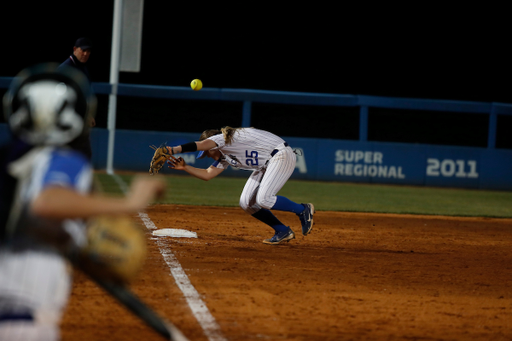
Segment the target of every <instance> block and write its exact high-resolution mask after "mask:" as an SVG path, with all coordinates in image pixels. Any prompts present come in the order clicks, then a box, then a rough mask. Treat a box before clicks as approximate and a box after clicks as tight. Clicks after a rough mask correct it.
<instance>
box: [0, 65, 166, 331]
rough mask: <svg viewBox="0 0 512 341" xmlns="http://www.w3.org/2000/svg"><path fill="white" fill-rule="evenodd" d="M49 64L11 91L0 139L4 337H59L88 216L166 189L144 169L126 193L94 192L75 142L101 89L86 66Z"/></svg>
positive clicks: (124, 210) (122, 209) (0, 319)
mask: <svg viewBox="0 0 512 341" xmlns="http://www.w3.org/2000/svg"><path fill="white" fill-rule="evenodd" d="M57 66H58V65H57V64H55V65H54V64H42V65H38V66H35V67H34V68H30V69H27V70H24V71H22V72H21V73H20V74H19V75H18V76H17V77H16V78H15V79H14V81H13V83H12V84H11V87H10V89H9V90H8V91H7V93H6V94H5V97H4V112H5V114H6V121H7V122H8V125H9V128H10V130H11V132H12V135H13V136H12V141H11V142H10V144H9V145H7V146H4V147H2V148H1V159H0V160H1V163H2V168H1V169H0V172H1V173H0V195H1V207H0V208H1V211H0V213H1V216H0V218H1V220H0V340H2V341H8V340H9V341H10V340H15V341H22V340H23V341H27V340H28V341H30V340H45V341H46V340H48V341H54V340H58V339H59V338H60V331H59V323H60V319H61V316H62V312H63V309H64V308H65V306H66V304H67V301H68V298H69V293H70V287H71V272H70V269H71V267H70V266H69V263H68V261H67V260H66V258H65V257H64V255H68V254H69V253H70V252H72V251H73V250H80V249H82V248H84V247H86V245H85V244H87V238H86V229H87V225H86V219H87V218H91V217H95V216H98V215H123V214H128V213H135V212H137V211H138V210H141V209H144V208H145V207H146V206H147V204H148V203H149V202H150V201H151V200H153V199H154V198H155V197H156V196H158V195H160V194H162V193H163V190H164V184H163V183H162V182H160V181H155V180H156V179H151V178H145V177H144V178H138V179H135V180H134V181H133V182H132V186H131V188H130V193H129V194H128V195H127V196H126V197H125V198H107V197H100V196H94V195H92V194H91V189H92V181H93V171H92V167H91V165H90V163H89V161H88V160H87V158H86V157H85V156H84V155H83V154H81V153H79V152H77V151H75V150H72V149H71V148H69V147H68V146H67V145H68V144H70V143H71V142H72V141H73V140H75V139H76V138H78V137H79V136H81V135H82V134H86V133H87V130H88V128H89V126H88V125H87V124H85V123H86V122H87V121H88V120H89V119H90V116H92V115H93V114H94V111H95V98H94V96H93V95H92V94H91V92H90V86H89V83H88V81H87V79H86V77H85V75H84V74H83V73H80V72H78V71H76V70H74V69H72V68H67V67H62V68H59V69H57Z"/></svg>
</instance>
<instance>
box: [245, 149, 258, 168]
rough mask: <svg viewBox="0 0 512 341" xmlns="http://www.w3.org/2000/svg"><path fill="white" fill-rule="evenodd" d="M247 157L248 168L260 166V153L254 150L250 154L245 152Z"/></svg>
mask: <svg viewBox="0 0 512 341" xmlns="http://www.w3.org/2000/svg"><path fill="white" fill-rule="evenodd" d="M245 157H246V158H247V160H245V163H246V164H247V166H257V165H258V152H257V151H255V150H253V151H252V152H251V153H250V154H249V151H248V150H246V151H245Z"/></svg>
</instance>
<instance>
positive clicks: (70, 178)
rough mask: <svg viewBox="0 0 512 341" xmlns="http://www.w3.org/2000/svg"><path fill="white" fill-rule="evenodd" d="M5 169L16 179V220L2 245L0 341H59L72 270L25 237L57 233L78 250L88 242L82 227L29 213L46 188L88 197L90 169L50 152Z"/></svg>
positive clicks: (65, 153)
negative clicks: (60, 188) (65, 189)
mask: <svg viewBox="0 0 512 341" xmlns="http://www.w3.org/2000/svg"><path fill="white" fill-rule="evenodd" d="M8 169H9V172H10V173H11V174H12V175H13V176H16V177H17V178H18V187H17V190H16V195H17V200H15V203H14V204H13V210H12V211H11V217H12V216H17V217H18V218H19V219H16V222H17V223H16V224H15V226H14V228H12V227H13V226H11V229H10V230H11V231H14V232H13V235H12V238H11V239H10V240H9V242H8V243H7V244H6V245H3V246H2V245H0V340H2V341H7V340H13V341H22V340H28V341H31V340H38V341H41V340H44V341H55V340H58V339H59V338H60V332H59V323H60V319H61V316H62V312H63V310H64V308H65V306H66V304H67V301H68V298H69V293H70V288H71V271H70V269H71V268H70V266H69V264H68V263H67V261H66V260H65V259H63V258H62V257H61V256H60V255H59V253H58V252H57V251H56V249H55V248H54V247H52V246H48V244H43V243H41V242H38V240H37V238H32V237H29V236H28V235H27V233H24V232H26V231H27V229H31V230H36V229H41V230H39V232H42V233H46V232H48V234H51V233H54V232H55V231H61V232H63V233H65V234H67V235H68V236H70V237H71V240H72V242H74V243H75V244H78V245H81V244H83V243H85V240H86V239H85V238H86V237H85V224H84V223H83V222H82V221H80V220H66V221H64V222H61V223H59V222H54V221H49V220H46V219H42V218H38V217H34V216H32V215H30V213H28V211H27V207H28V205H29V203H30V202H31V201H32V200H33V199H34V198H36V197H37V196H38V194H39V193H40V192H41V191H42V190H43V189H44V188H46V187H47V186H55V185H58V186H64V187H68V188H72V189H74V190H76V191H77V192H79V193H87V192H89V191H90V189H91V186H92V169H91V167H90V165H89V164H88V162H87V160H86V159H85V158H84V157H83V156H82V155H80V154H78V153H76V152H73V151H71V150H63V149H55V148H52V147H46V148H36V149H33V150H32V151H31V152H29V153H28V154H26V155H25V156H23V157H22V158H20V159H19V160H17V161H15V162H13V163H11V164H10V165H9V168H8ZM10 222H11V221H10ZM7 226H8V227H9V226H10V225H9V223H8V225H7ZM8 231H9V228H8Z"/></svg>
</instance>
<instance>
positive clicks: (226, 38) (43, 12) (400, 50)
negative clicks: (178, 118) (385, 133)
mask: <svg viewBox="0 0 512 341" xmlns="http://www.w3.org/2000/svg"><path fill="white" fill-rule="evenodd" d="M48 3H50V2H47V3H45V4H42V3H40V2H38V3H35V4H33V3H31V4H30V5H28V3H25V2H22V1H18V2H11V3H10V7H12V9H8V10H5V9H4V10H3V11H2V12H3V14H4V15H3V17H4V20H3V21H2V22H1V23H0V25H2V32H3V35H2V38H3V39H2V40H3V41H2V54H1V56H2V57H1V58H2V63H0V76H14V75H16V74H17V73H18V72H19V71H20V70H21V69H23V68H24V67H26V66H29V65H33V64H36V63H39V62H57V63H61V62H63V61H64V60H65V59H66V58H67V57H68V56H69V54H70V53H71V52H72V47H73V44H74V42H75V40H76V39H77V38H78V37H82V36H87V37H90V38H91V39H92V41H93V43H94V49H93V53H92V56H91V58H90V59H89V62H88V67H89V69H90V72H91V76H92V79H93V81H94V82H108V81H109V72H110V71H109V70H110V51H111V43H112V22H113V7H114V1H113V0H101V1H98V0H94V1H87V2H81V3H80V2H76V1H74V2H70V1H60V0H58V1H51V6H50V5H48ZM163 3H165V5H162V4H163ZM501 13H503V15H505V13H506V11H505V9H504V8H483V7H481V5H478V7H477V6H476V5H475V7H471V6H470V5H464V6H457V7H455V5H454V6H453V7H448V6H446V5H439V7H435V6H433V5H431V6H427V5H426V4H417V5H409V4H407V5H401V6H398V5H396V7H395V6H393V5H390V4H386V5H378V4H377V5H375V4H369V3H361V4H360V5H357V4H355V3H341V2H340V3H338V2H332V1H331V2H325V3H324V2H318V1H316V2H309V3H304V4H302V5H298V4H296V3H288V2H282V3H274V4H272V5H271V4H263V3H242V4H237V5H235V7H233V4H228V3H222V2H220V3H219V2H215V3H212V2H208V3H200V2H162V1H150V0H146V1H145V5H144V18H143V40H142V56H141V60H142V64H141V72H140V73H127V72H122V73H120V79H119V80H120V83H133V84H151V85H170V86H186V87H188V86H189V84H190V81H191V80H192V79H194V78H199V79H201V80H202V81H203V84H204V87H205V88H206V87H210V88H236V89H262V90H280V91H298V92H316V93H333V94H354V95H359V94H364V95H375V96H389V97H410V98H427V99H447V100H463V101H483V102H502V103H512V93H511V86H510V79H511V78H510V76H511V67H510V63H511V60H512V59H511V58H510V57H511V55H510V53H509V52H508V50H509V45H510V38H509V33H510V24H509V23H508V22H507V20H505V18H501V15H502V14H501ZM0 91H4V90H0ZM101 101H102V100H101V99H100V104H101ZM154 103H155V106H158V105H159V103H158V101H155V102H154ZM124 105H125V107H130V108H133V107H137V105H136V104H135V103H133V102H131V103H126V104H124ZM162 105H164V104H162ZM121 106H123V104H121ZM142 106H143V105H141V107H142ZM205 106H210V107H211V108H212V111H213V112H219V111H222V110H224V111H226V112H228V114H227V115H226V117H228V118H229V117H230V115H229V111H230V110H233V111H238V108H233V109H231V108H229V107H222V108H214V107H215V105H214V104H213V105H212V103H205ZM146 107H147V106H146ZM171 107H172V106H171ZM263 109H265V108H263ZM263 109H262V110H263ZM266 109H268V110H267V111H268V112H272V110H278V109H275V108H274V109H272V108H266ZM294 109H297V110H296V114H290V113H288V114H287V115H288V117H291V118H292V119H293V118H294V117H296V118H297V119H298V120H300V119H301V118H304V117H307V116H308V115H310V114H308V113H307V112H303V113H301V109H300V108H294ZM101 110H102V109H101V108H100V112H99V115H100V117H99V123H100V125H101V124H103V122H104V120H103V119H102V118H101V115H102V112H101ZM197 110H198V111H202V110H206V109H204V108H202V109H197ZM325 110H327V112H325V113H319V115H320V116H321V115H322V114H325V117H326V119H328V117H329V115H330V113H329V112H328V110H329V109H328V108H326V109H325ZM284 111H285V110H283V113H284ZM237 115H238V114H237ZM301 115H302V116H301ZM285 116H286V115H285ZM347 119H348V120H349V121H350V113H348V114H347ZM478 120H479V119H477V120H476V121H475V122H474V124H475V125H481V120H480V121H478ZM455 121H459V122H460V118H456V119H455ZM455 121H454V122H455ZM118 123H119V124H120V125H122V124H123V123H122V122H118ZM208 123H209V124H210V125H211V124H212V123H213V122H212V123H210V122H208ZM228 123H229V122H228ZM324 123H325V122H324ZM356 123H357V122H356ZM370 123H371V122H370ZM502 123H503V124H506V122H505V120H502ZM351 124H352V123H350V122H347V126H350V125H351ZM408 124H414V122H412V123H408ZM218 125H222V123H220V122H219V123H218ZM233 125H236V122H234V123H233ZM324 126H325V124H324ZM144 128H151V127H144ZM202 128H203V127H199V128H197V131H202ZM370 128H371V126H370ZM187 129H188V130H190V128H186V129H185V130H187ZM371 134H372V133H371V131H370V137H371ZM349 135H350V134H349ZM416 135H417V134H416ZM334 137H336V136H334ZM341 137H342V138H351V137H350V136H348V135H346V136H345V135H343V136H341ZM355 138H357V136H355ZM384 139H385V138H384ZM481 139H482V140H485V137H481ZM420 142H421V141H420Z"/></svg>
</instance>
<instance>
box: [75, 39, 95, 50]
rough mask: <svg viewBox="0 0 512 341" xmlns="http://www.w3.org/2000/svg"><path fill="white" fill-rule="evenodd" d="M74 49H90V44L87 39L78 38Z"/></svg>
mask: <svg viewBox="0 0 512 341" xmlns="http://www.w3.org/2000/svg"><path fill="white" fill-rule="evenodd" d="M75 47H79V48H81V49H82V50H87V49H92V42H91V40H90V39H89V38H78V39H77V40H76V43H75Z"/></svg>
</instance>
